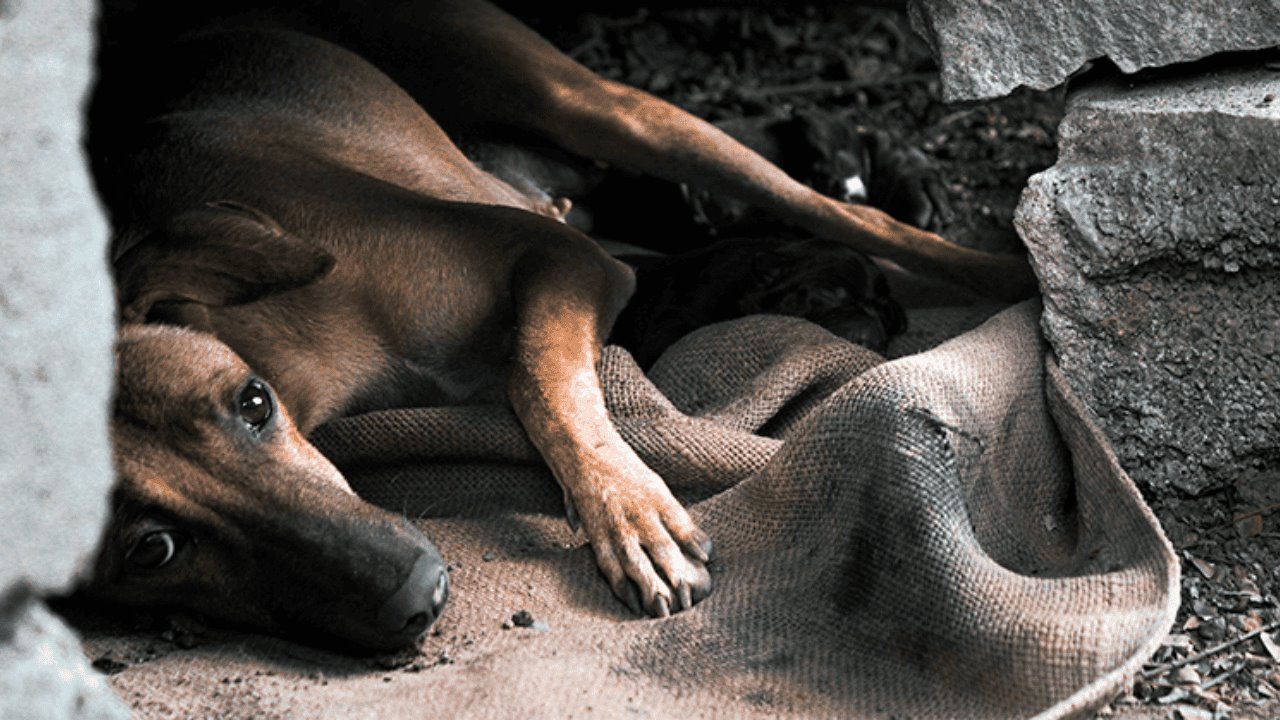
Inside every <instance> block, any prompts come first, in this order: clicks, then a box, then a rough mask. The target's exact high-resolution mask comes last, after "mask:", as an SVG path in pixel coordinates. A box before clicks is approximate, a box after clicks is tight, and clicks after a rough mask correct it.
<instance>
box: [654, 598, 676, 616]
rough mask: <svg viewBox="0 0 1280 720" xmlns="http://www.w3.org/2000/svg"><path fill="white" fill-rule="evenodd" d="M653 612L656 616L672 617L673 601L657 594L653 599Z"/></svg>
mask: <svg viewBox="0 0 1280 720" xmlns="http://www.w3.org/2000/svg"><path fill="white" fill-rule="evenodd" d="M651 614H652V615H653V616H654V617H656V618H667V617H671V601H669V600H667V598H666V597H664V596H662V595H659V596H657V597H656V598H654V599H653V612H652V613H651Z"/></svg>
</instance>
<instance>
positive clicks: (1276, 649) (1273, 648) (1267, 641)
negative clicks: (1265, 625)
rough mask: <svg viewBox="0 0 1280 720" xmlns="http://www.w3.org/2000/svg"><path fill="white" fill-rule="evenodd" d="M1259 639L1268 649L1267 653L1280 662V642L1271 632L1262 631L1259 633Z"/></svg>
mask: <svg viewBox="0 0 1280 720" xmlns="http://www.w3.org/2000/svg"><path fill="white" fill-rule="evenodd" d="M1258 639H1259V640H1261V641H1262V647H1264V648H1266V649H1267V654H1268V655H1270V656H1271V659H1272V660H1275V661H1276V662H1280V643H1277V642H1276V640H1275V638H1273V637H1271V633H1262V634H1260V635H1258Z"/></svg>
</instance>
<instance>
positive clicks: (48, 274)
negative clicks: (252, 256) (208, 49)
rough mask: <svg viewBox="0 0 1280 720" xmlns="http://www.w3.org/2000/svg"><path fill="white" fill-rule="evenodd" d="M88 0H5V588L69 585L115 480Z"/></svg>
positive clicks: (1, 37) (0, 199)
mask: <svg viewBox="0 0 1280 720" xmlns="http://www.w3.org/2000/svg"><path fill="white" fill-rule="evenodd" d="M93 8H94V5H93V3H92V2H91V0H0V78H3V80H2V81H0V108H4V110H3V111H2V112H0V218H3V221H2V222H0V257H3V258H4V262H3V263H0V348H3V349H4V350H3V352H0V388H3V393H4V411H3V412H0V438H4V440H3V442H0V497H3V498H4V501H3V502H0V548H4V561H3V562H0V592H3V591H5V590H7V589H8V588H10V587H12V586H13V585H14V584H15V583H25V584H29V585H31V586H32V587H35V588H39V589H55V588H62V587H65V586H66V584H67V582H68V580H69V579H70V578H71V576H72V575H73V573H74V572H75V571H77V569H78V568H80V567H81V565H82V563H83V560H84V558H85V557H86V555H87V554H88V553H89V552H90V551H91V550H92V548H93V546H94V545H95V544H96V542H97V539H98V535H99V534H100V529H101V526H102V522H103V518H104V512H105V509H106V506H105V499H106V496H107V492H108V488H109V485H110V482H111V466H110V452H109V447H108V442H107V431H106V428H107V414H106V413H107V400H108V398H109V394H110V382H111V362H112V361H111V341H112V336H113V319H112V310H111V308H112V297H111V287H110V283H109V279H108V275H107V268H106V251H105V249H104V248H105V247H106V227H105V224H104V222H103V219H102V215H101V212H100V211H99V209H98V207H97V201H96V199H95V197H94V195H93V192H92V188H91V185H90V181H89V176H88V170H87V167H86V165H85V161H84V158H83V157H82V152H81V150H80V125H81V123H80V119H79V118H80V108H81V104H82V101H83V98H84V95H85V91H86V89H87V85H88V81H89V78H90V63H91V49H92V34H91V20H92V14H93Z"/></svg>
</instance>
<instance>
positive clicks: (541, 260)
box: [509, 248, 711, 617]
mask: <svg viewBox="0 0 1280 720" xmlns="http://www.w3.org/2000/svg"><path fill="white" fill-rule="evenodd" d="M559 249H560V248H557V250H559ZM515 275H516V279H515V289H516V303H517V315H518V321H517V322H518V329H517V344H516V348H517V349H516V357H515V359H514V363H513V365H512V368H511V376H510V380H509V392H510V397H511V402H512V405H513V407H514V408H515V412H516V414H517V415H518V416H519V418H520V420H521V422H522V424H523V425H524V427H525V430H526V431H527V432H528V434H529V437H530V439H532V441H533V443H534V445H535V446H537V448H538V450H539V451H540V452H541V454H542V457H543V458H544V459H545V460H546V462H547V464H548V465H549V466H550V468H551V471H552V473H553V474H554V475H555V478H556V480H557V481H558V482H559V483H560V486H561V488H562V489H563V491H564V495H565V503H566V509H567V511H568V513H569V518H570V523H571V524H574V525H576V524H577V523H576V522H575V521H580V522H581V526H582V528H583V530H584V531H585V533H586V536H587V539H588V540H589V541H590V543H591V547H592V549H593V550H594V552H595V557H596V562H597V563H598V565H599V567H600V570H601V572H603V573H604V575H605V578H606V579H607V580H608V581H609V585H610V587H612V588H613V592H614V593H615V594H616V595H617V596H618V597H619V598H621V599H622V600H623V601H624V602H626V603H627V604H628V605H629V606H630V607H631V608H632V609H633V610H635V611H636V612H639V611H640V608H641V607H643V608H644V610H645V611H647V612H648V613H649V614H650V615H653V616H656V617H665V616H667V615H668V614H669V613H671V612H674V611H678V610H682V609H686V608H689V607H691V606H692V605H693V604H694V603H696V602H698V601H699V600H701V599H702V598H704V597H706V596H707V594H708V593H710V592H711V576H710V574H709V573H708V572H707V568H706V562H707V561H708V560H709V559H710V555H711V540H710V539H709V538H708V537H707V535H706V533H704V532H702V530H700V529H699V528H698V526H697V525H695V524H694V522H693V520H692V519H691V518H690V517H689V514H688V512H686V511H685V509H684V508H683V507H682V506H681V505H680V503H679V502H677V501H676V499H675V497H674V496H672V494H671V491H670V489H668V487H667V485H666V483H665V482H664V481H663V480H662V478H660V477H658V475H657V474H656V473H654V472H653V471H652V470H650V469H649V468H648V467H647V466H646V465H645V464H644V462H643V461H642V460H641V459H640V458H639V457H637V456H636V454H635V452H634V451H632V450H631V448H630V447H629V446H628V445H627V444H626V442H625V441H623V439H622V437H621V436H620V435H619V434H618V431H617V430H616V429H615V428H614V426H613V423H612V422H611V421H610V419H609V415H608V411H607V410H606V408H605V403H604V393H603V392H602V390H601V388H600V379H599V376H598V375H597V374H596V363H597V362H598V360H599V358H600V347H601V344H602V340H603V338H604V336H605V335H606V334H607V332H608V329H609V327H610V326H611V325H612V323H613V320H614V318H615V317H616V315H617V313H618V312H619V311H620V310H621V307H622V305H623V304H624V303H625V301H626V299H627V297H628V296H629V295H630V293H631V288H632V285H633V281H632V278H631V276H630V271H629V270H628V269H627V268H625V267H624V266H622V265H620V264H617V263H616V262H615V261H613V260H612V259H611V258H608V257H607V256H604V255H603V254H602V253H599V252H597V251H596V250H595V249H594V248H590V249H584V250H583V251H582V252H574V253H573V257H567V256H566V254H564V253H559V252H550V251H545V250H541V249H537V250H532V251H530V252H529V253H528V255H527V256H526V257H525V258H523V259H522V261H521V262H520V263H519V264H518V266H517V268H516V273H515Z"/></svg>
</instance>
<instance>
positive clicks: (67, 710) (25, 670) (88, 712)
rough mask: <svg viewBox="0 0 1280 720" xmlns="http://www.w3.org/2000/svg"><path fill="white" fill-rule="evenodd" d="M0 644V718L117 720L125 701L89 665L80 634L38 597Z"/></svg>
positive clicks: (12, 621) (19, 612) (9, 621)
mask: <svg viewBox="0 0 1280 720" xmlns="http://www.w3.org/2000/svg"><path fill="white" fill-rule="evenodd" d="M12 614H13V617H10V618H5V619H3V620H0V622H2V623H3V624H4V625H6V626H7V630H8V633H7V638H8V639H7V641H6V642H5V643H4V644H0V718H12V719H13V720H19V719H20V720H45V719H48V720H55V719H56V720H61V719H64V718H65V719H67V720H115V719H117V718H127V717H129V710H128V708H126V707H125V706H124V703H122V702H120V700H119V699H118V698H117V697H116V696H115V695H114V694H113V693H112V692H111V690H110V689H109V688H108V687H107V683H106V680H105V679H104V678H103V677H102V675H100V674H98V673H97V672H96V671H95V670H93V669H92V668H91V667H89V662H88V660H87V659H86V658H85V656H84V652H83V651H82V650H81V649H80V642H79V640H77V639H76V637H75V635H74V634H72V632H71V631H70V630H68V629H67V628H66V626H65V625H63V624H62V623H61V622H60V621H59V620H58V619H57V618H55V617H54V616H53V615H51V614H50V613H49V611H48V610H46V609H44V606H43V605H42V604H41V603H39V602H38V601H35V600H31V601H28V602H24V603H22V604H21V605H20V606H19V607H17V608H15V610H14V611H13V613H12Z"/></svg>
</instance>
